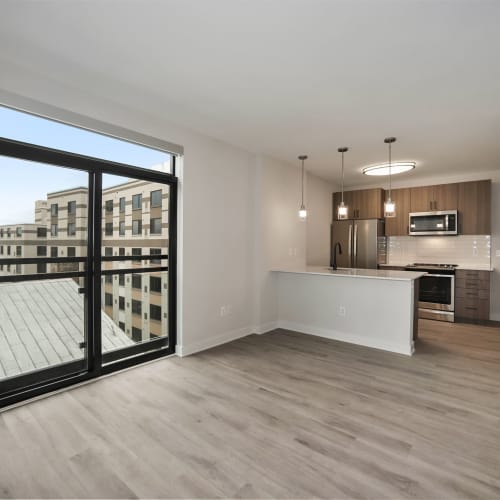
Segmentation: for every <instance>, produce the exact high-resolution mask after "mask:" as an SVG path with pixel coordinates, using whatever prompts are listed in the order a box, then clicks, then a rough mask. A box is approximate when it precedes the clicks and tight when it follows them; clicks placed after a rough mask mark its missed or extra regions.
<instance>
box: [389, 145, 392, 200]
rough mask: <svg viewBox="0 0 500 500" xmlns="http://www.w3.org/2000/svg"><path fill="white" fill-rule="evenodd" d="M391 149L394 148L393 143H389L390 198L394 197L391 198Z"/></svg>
mask: <svg viewBox="0 0 500 500" xmlns="http://www.w3.org/2000/svg"><path fill="white" fill-rule="evenodd" d="M391 149H392V143H389V200H392V198H391V190H392V182H391V180H392V168H391V164H392V162H391Z"/></svg>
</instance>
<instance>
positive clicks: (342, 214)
mask: <svg viewBox="0 0 500 500" xmlns="http://www.w3.org/2000/svg"><path fill="white" fill-rule="evenodd" d="M337 151H338V152H339V153H342V199H341V201H340V205H339V206H338V207H337V218H338V219H347V215H348V207H347V206H346V205H344V153H345V152H346V151H349V148H346V147H343V148H339V149H337Z"/></svg>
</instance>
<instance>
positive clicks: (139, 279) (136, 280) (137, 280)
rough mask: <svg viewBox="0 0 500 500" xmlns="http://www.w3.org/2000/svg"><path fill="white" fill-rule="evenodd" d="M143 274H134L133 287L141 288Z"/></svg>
mask: <svg viewBox="0 0 500 500" xmlns="http://www.w3.org/2000/svg"><path fill="white" fill-rule="evenodd" d="M141 286H142V276H141V275H140V274H132V288H138V289H139V290H140V289H141Z"/></svg>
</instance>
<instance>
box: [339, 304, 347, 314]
mask: <svg viewBox="0 0 500 500" xmlns="http://www.w3.org/2000/svg"><path fill="white" fill-rule="evenodd" d="M345 315H346V309H345V306H339V316H345Z"/></svg>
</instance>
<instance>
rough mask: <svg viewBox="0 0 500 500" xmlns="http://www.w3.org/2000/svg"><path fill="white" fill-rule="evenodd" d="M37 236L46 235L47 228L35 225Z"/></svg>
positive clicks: (42, 236)
mask: <svg viewBox="0 0 500 500" xmlns="http://www.w3.org/2000/svg"><path fill="white" fill-rule="evenodd" d="M36 235H37V238H46V237H47V228H46V227H37V228H36Z"/></svg>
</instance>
